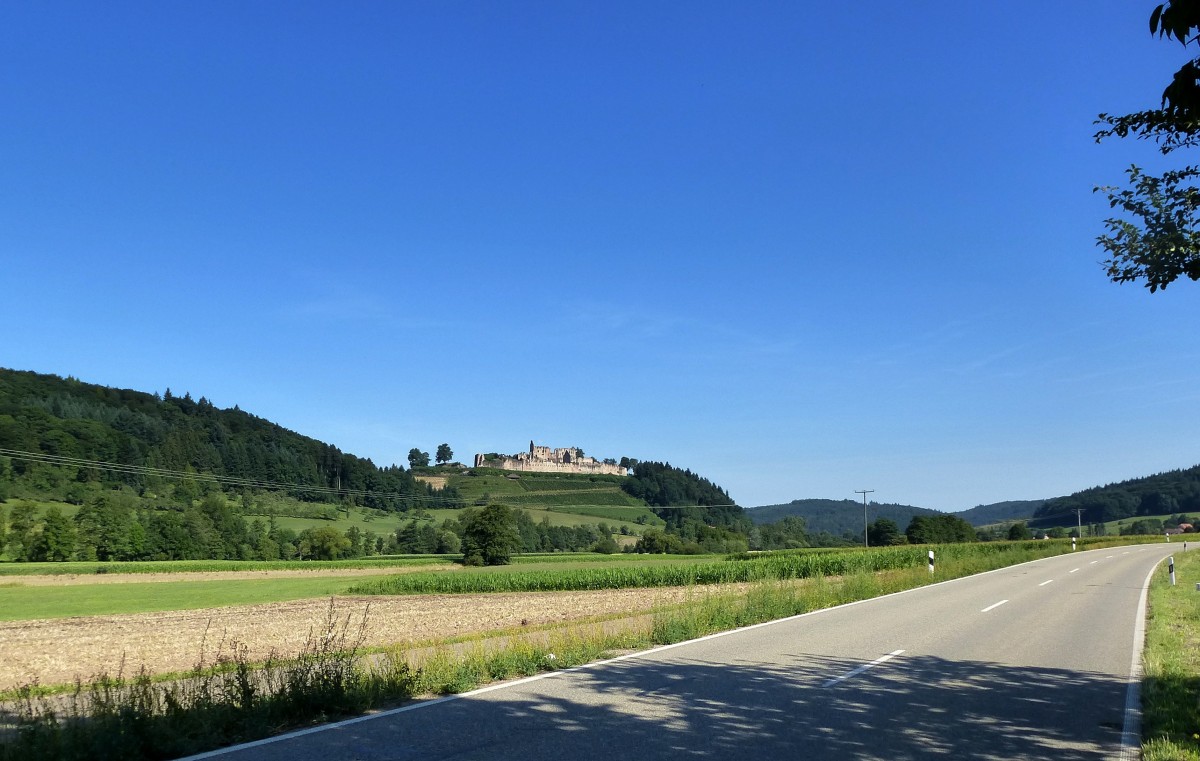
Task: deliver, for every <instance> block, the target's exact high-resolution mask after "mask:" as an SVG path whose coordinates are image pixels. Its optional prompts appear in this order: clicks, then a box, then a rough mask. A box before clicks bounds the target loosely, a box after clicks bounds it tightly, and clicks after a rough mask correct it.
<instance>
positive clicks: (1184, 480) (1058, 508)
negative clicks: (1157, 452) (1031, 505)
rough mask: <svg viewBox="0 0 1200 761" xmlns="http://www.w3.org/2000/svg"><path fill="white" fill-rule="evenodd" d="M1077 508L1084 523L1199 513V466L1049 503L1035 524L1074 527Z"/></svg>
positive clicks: (1039, 513) (1089, 491) (1097, 488)
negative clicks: (1141, 516)
mask: <svg viewBox="0 0 1200 761" xmlns="http://www.w3.org/2000/svg"><path fill="white" fill-rule="evenodd" d="M1076 509H1081V510H1083V515H1082V518H1081V520H1082V522H1083V523H1105V522H1107V521H1115V520H1120V519H1122V518H1132V517H1135V516H1139V515H1168V514H1175V513H1194V512H1197V511H1200V465H1196V466H1193V467H1191V468H1187V469H1186V470H1172V471H1170V472H1167V473H1159V474H1157V475H1153V476H1146V477H1145V478H1134V479H1131V480H1128V481H1121V482H1120V483H1115V484H1108V485H1107V486H1095V487H1092V488H1091V489H1084V490H1083V491H1080V492H1075V493H1074V494H1072V495H1070V496H1067V497H1059V498H1057V499H1051V500H1047V501H1046V504H1044V505H1042V506H1041V507H1040V508H1038V510H1037V512H1036V513H1034V520H1035V525H1039V526H1056V525H1062V526H1067V525H1075V523H1076V520H1077V519H1076V517H1075V512H1074V511H1075V510H1076Z"/></svg>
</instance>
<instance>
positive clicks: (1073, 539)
mask: <svg viewBox="0 0 1200 761" xmlns="http://www.w3.org/2000/svg"><path fill="white" fill-rule="evenodd" d="M1074 551H1075V537H1071V552H1074Z"/></svg>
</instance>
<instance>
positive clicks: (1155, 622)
mask: <svg viewBox="0 0 1200 761" xmlns="http://www.w3.org/2000/svg"><path fill="white" fill-rule="evenodd" d="M1181 549H1182V548H1181ZM1175 577H1176V582H1177V583H1176V585H1175V586H1171V582H1170V579H1169V577H1168V569H1167V565H1166V564H1165V563H1164V564H1163V565H1162V566H1161V567H1159V569H1158V570H1157V571H1156V572H1155V575H1154V580H1153V581H1152V582H1151V585H1150V600H1149V604H1150V612H1149V615H1148V616H1147V620H1146V647H1145V650H1144V652H1143V656H1142V665H1143V669H1144V673H1143V676H1142V713H1143V715H1142V738H1143V741H1144V744H1143V746H1142V757H1143V758H1144V759H1145V761H1200V590H1198V589H1197V588H1196V584H1197V583H1198V582H1200V552H1193V551H1189V552H1187V553H1186V554H1185V553H1183V552H1180V553H1179V554H1177V555H1175Z"/></svg>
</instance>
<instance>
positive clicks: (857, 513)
mask: <svg viewBox="0 0 1200 761" xmlns="http://www.w3.org/2000/svg"><path fill="white" fill-rule="evenodd" d="M941 514H942V513H940V512H938V511H937V510H930V509H929V508H926V507H913V506H912V505H894V504H887V503H879V502H872V503H871V504H870V505H868V506H867V520H868V521H874V520H876V519H878V518H888V519H890V520H892V521H895V523H896V525H897V526H899V527H900V528H901V530H903V529H904V527H905V526H907V525H908V523H909V521H911V520H912V518H913V516H914V515H941ZM746 515H748V516H749V517H750V520H752V521H754V522H755V523H757V524H763V523H775V522H777V521H781V520H783V519H784V518H786V517H788V516H796V517H799V518H803V519H804V524H805V526H806V527H807V529H808V531H809V533H812V534H818V533H821V532H823V531H824V532H828V533H830V534H832V535H834V536H841V535H843V534H845V533H852V534H856V535H857V536H858V537H859V538H861V537H862V530H863V505H862V502H856V501H855V500H852V499H841V500H834V499H797V500H793V501H791V502H789V503H787V504H785V505H764V506H762V507H752V508H750V509H749V510H747V511H746Z"/></svg>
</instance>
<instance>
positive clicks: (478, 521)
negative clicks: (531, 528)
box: [462, 505, 521, 565]
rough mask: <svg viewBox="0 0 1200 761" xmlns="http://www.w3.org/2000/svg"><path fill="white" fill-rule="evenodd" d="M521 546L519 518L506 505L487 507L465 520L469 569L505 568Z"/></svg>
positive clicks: (465, 555)
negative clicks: (518, 526)
mask: <svg viewBox="0 0 1200 761" xmlns="http://www.w3.org/2000/svg"><path fill="white" fill-rule="evenodd" d="M520 546H521V534H520V533H519V532H518V531H517V517H516V515H514V514H513V511H512V509H511V508H509V507H508V506H507V505H488V506H487V507H485V508H483V509H482V510H480V511H479V512H472V514H470V515H467V516H465V524H464V526H463V537H462V549H463V562H464V563H465V564H467V565H505V564H507V563H508V562H509V560H510V559H511V558H512V553H513V552H514V551H516V550H517V549H518V548H519V547H520Z"/></svg>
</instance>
